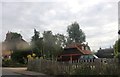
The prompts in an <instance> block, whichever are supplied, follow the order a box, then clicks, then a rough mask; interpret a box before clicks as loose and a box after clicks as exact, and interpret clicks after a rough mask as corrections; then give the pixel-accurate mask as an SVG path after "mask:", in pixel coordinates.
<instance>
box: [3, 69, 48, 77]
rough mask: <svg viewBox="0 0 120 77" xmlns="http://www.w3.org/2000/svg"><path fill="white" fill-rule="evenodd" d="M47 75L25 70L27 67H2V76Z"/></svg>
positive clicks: (29, 76)
mask: <svg viewBox="0 0 120 77" xmlns="http://www.w3.org/2000/svg"><path fill="white" fill-rule="evenodd" d="M10 76H11V77H13V76H15V77H43V76H45V77H49V76H47V75H45V74H43V73H39V72H33V71H27V68H10V67H9V68H8V67H7V68H2V77H10Z"/></svg>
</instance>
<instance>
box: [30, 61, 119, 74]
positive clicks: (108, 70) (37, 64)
mask: <svg viewBox="0 0 120 77" xmlns="http://www.w3.org/2000/svg"><path fill="white" fill-rule="evenodd" d="M28 70H31V71H37V72H42V73H46V74H50V75H86V74H87V75H119V74H120V65H119V63H118V60H117V59H93V60H92V59H91V60H78V61H73V62H56V61H50V60H44V59H36V60H29V62H28Z"/></svg>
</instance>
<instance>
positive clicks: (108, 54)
mask: <svg viewBox="0 0 120 77" xmlns="http://www.w3.org/2000/svg"><path fill="white" fill-rule="evenodd" d="M96 55H97V56H98V57H99V58H113V57H114V49H113V48H107V49H100V50H98V52H97V53H96Z"/></svg>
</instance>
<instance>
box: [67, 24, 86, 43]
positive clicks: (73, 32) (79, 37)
mask: <svg viewBox="0 0 120 77" xmlns="http://www.w3.org/2000/svg"><path fill="white" fill-rule="evenodd" d="M67 32H68V35H69V37H68V43H72V42H75V43H82V42H85V34H84V32H83V31H82V29H80V27H79V24H78V23H77V22H74V23H73V24H71V25H69V26H68V28H67Z"/></svg>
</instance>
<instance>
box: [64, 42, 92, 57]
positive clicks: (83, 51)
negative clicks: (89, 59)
mask: <svg viewBox="0 0 120 77" xmlns="http://www.w3.org/2000/svg"><path fill="white" fill-rule="evenodd" d="M82 46H86V45H85V44H79V43H74V44H71V45H68V46H67V47H66V48H77V49H78V50H79V51H80V52H82V53H83V54H84V55H87V54H92V52H91V51H90V50H82Z"/></svg>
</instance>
